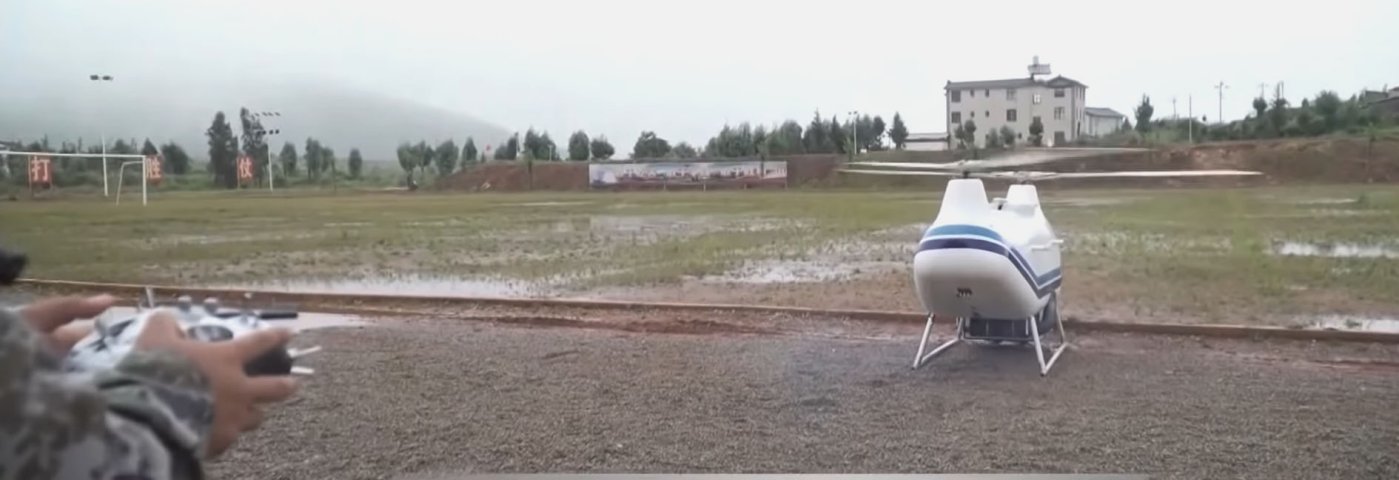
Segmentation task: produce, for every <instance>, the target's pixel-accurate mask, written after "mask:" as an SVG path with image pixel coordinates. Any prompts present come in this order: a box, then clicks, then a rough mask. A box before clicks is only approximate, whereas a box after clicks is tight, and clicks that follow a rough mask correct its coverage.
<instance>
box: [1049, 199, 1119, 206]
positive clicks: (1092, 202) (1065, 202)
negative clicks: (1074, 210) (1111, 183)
mask: <svg viewBox="0 0 1399 480" xmlns="http://www.w3.org/2000/svg"><path fill="white" fill-rule="evenodd" d="M1125 203H1127V199H1125V198H1051V199H1040V205H1044V206H1064V207H1102V206H1108V205H1122V204H1125Z"/></svg>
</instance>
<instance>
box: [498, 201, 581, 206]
mask: <svg viewBox="0 0 1399 480" xmlns="http://www.w3.org/2000/svg"><path fill="white" fill-rule="evenodd" d="M589 203H590V202H525V203H507V204H505V206H507V207H566V206H569V205H587V204H589Z"/></svg>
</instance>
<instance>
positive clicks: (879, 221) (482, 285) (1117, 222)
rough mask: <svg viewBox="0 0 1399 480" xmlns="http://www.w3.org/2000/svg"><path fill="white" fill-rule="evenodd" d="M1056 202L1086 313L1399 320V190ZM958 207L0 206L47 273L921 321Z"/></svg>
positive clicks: (857, 198)
mask: <svg viewBox="0 0 1399 480" xmlns="http://www.w3.org/2000/svg"><path fill="white" fill-rule="evenodd" d="M1041 190H1042V191H1043V195H1044V197H1045V203H1046V213H1047V215H1048V216H1049V217H1050V219H1051V220H1052V221H1053V222H1054V224H1055V226H1056V228H1057V230H1058V231H1059V233H1060V234H1061V235H1062V236H1064V238H1065V245H1064V247H1065V251H1064V255H1065V257H1064V260H1065V264H1066V265H1065V271H1066V275H1065V285H1064V290H1065V292H1064V295H1065V296H1064V301H1065V306H1064V309H1065V312H1066V313H1068V314H1071V315H1076V316H1080V317H1086V318H1111V319H1115V320H1122V321H1134V320H1137V321H1147V320H1150V321H1175V322H1191V323H1197V322H1204V323H1268V324H1279V325H1305V324H1309V323H1312V322H1315V321H1316V320H1317V319H1318V318H1325V317H1326V316H1327V315H1338V316H1339V317H1336V318H1337V319H1338V320H1335V322H1340V323H1341V324H1346V323H1349V325H1348V326H1350V327H1363V326H1364V324H1365V323H1366V322H1367V319H1374V318H1383V317H1387V316H1390V315H1395V314H1399V298H1396V295H1395V292H1399V208H1396V207H1399V188H1394V187H1387V186H1328V187H1307V188H1301V187H1288V188H1281V187H1279V188H1255V189H1234V190H1226V189H1199V190H1191V189H1151V190H1100V189H1094V190H1077V191H1056V190H1055V189H1054V188H1053V186H1052V185H1048V186H1042V187H1041ZM992 193H993V196H994V191H993V192H992ZM939 195H940V192H918V191H911V190H901V191H897V192H871V191H785V192H784V191H768V192H708V193H705V192H694V193H676V192H670V193H665V192H661V193H626V194H615V193H558V192H551V193H531V194H470V195H468V194H426V193H420V194H403V193H374V194H342V195H338V196H333V195H327V194H325V193H324V192H320V193H315V194H296V193H292V194H284V195H281V196H270V195H268V194H266V193H249V192H241V193H232V192H180V193H168V194H160V195H157V196H155V197H153V199H152V203H151V204H150V205H149V206H148V207H145V208H141V207H140V206H139V203H132V204H123V205H121V206H120V207H117V206H113V205H111V204H109V203H106V202H102V201H99V200H97V199H95V198H94V199H87V200H78V199H66V200H62V201H21V202H8V203H4V204H0V244H4V245H6V246H11V247H15V248H18V249H20V250H23V251H26V252H27V253H29V254H30V255H31V256H32V260H33V261H32V267H31V268H30V271H29V272H28V276H30V277H34V278H52V279H71V280H90V281H113V282H153V283H161V284H174V285H248V286H258V287H259V288H295V289H298V290H322V291H376V292H378V291H381V292H409V293H434V294H460V295H511V296H517V295H540V296H571V297H580V296H581V297H594V298H641V299H666V300H688V301H726V302H750V303H769V304H788V305H801V306H817V307H833V308H835V307H839V308H878V309H901V310H916V309H917V306H918V305H917V302H916V300H915V299H914V298H913V294H912V288H911V280H910V278H909V271H908V268H909V267H908V261H909V259H910V256H911V254H912V250H913V248H914V244H915V242H916V241H917V239H918V236H919V234H920V233H921V231H922V229H923V228H924V226H925V224H926V223H927V222H929V221H931V220H932V218H933V216H934V215H935V213H936V208H937V200H938V197H939ZM1350 317H1354V318H1350ZM1380 323H1383V322H1380Z"/></svg>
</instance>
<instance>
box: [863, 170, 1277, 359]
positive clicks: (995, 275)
mask: <svg viewBox="0 0 1399 480" xmlns="http://www.w3.org/2000/svg"><path fill="white" fill-rule="evenodd" d="M1146 151H1147V150H1146V149H1136V148H1035V149H1026V150H1022V151H1018V152H1016V153H1014V154H1011V155H1008V156H1005V157H1002V158H997V159H993V160H964V161H960V162H954V163H903V162H852V163H849V164H847V167H846V168H843V169H841V171H842V172H845V173H854V174H866V175H933V176H943V177H956V178H953V179H952V180H949V181H948V183H947V189H946V191H944V193H943V197H942V205H941V207H940V208H939V210H938V214H937V218H936V219H934V220H933V224H932V225H930V226H929V227H928V229H927V230H926V231H924V232H923V238H922V239H921V240H920V241H919V243H918V249H917V251H916V253H914V256H913V284H914V288H915V289H916V290H917V293H918V298H919V300H920V301H921V302H922V304H923V308H924V310H925V311H927V312H928V323H927V325H926V326H925V327H924V328H923V339H922V340H921V341H920V342H919V344H918V354H917V356H916V357H914V360H913V368H915V369H916V368H918V367H919V366H922V365H923V364H924V363H926V362H927V361H928V360H929V359H931V358H932V357H933V356H934V355H937V354H938V353H941V352H943V351H944V350H946V349H947V348H948V347H951V346H952V345H954V344H956V343H957V342H959V341H961V340H968V341H980V342H989V343H1001V342H1013V343H1017V344H1020V345H1024V344H1026V343H1030V342H1033V343H1034V345H1035V354H1036V356H1037V357H1038V359H1039V364H1040V375H1047V374H1048V373H1049V369H1050V367H1052V366H1054V361H1055V360H1057V359H1058V358H1059V354H1061V353H1063V352H1064V348H1065V347H1067V346H1068V338H1067V337H1066V336H1065V335H1064V325H1063V323H1061V322H1060V318H1059V290H1060V284H1061V283H1062V282H1063V274H1062V272H1061V270H1060V267H1061V262H1060V257H1059V245H1060V244H1062V243H1063V240H1061V239H1060V238H1058V237H1057V236H1055V235H1054V229H1053V228H1052V227H1051V226H1050V224H1049V220H1048V219H1047V218H1045V215H1044V211H1043V210H1042V209H1041V208H1040V201H1039V194H1038V192H1037V191H1036V190H1035V186H1034V185H1031V184H1030V182H1031V181H1039V180H1051V179H1064V178H1122V177H1197V176H1230V175H1236V176H1239V175H1261V174H1262V173H1261V172H1253V171H1241V170H1174V171H1119V172H1063V173H1059V172H1033V171H1010V172H984V173H981V172H982V171H985V170H991V169H996V168H1005V167H1018V166H1024V165H1033V164H1039V163H1045V162H1051V161H1055V160H1063V159H1069V158H1083V157H1091V156H1095V155H1103V154H1111V153H1127V152H1146ZM852 167H854V168H852ZM885 168H892V169H885ZM982 178H988V179H1007V180H1014V181H1018V182H1019V183H1018V184H1014V185H1011V186H1010V188H1009V189H1008V191H1007V192H1006V196H1005V198H996V199H994V200H992V201H989V202H988V201H987V200H986V187H985V185H984V184H983V183H982V181H981V179H982ZM936 317H950V318H954V319H956V327H957V333H956V336H955V337H953V338H952V339H951V340H948V341H946V342H944V343H943V344H942V345H940V346H938V347H937V348H934V349H933V350H932V351H931V352H928V353H926V354H924V351H925V350H926V349H927V347H928V338H929V336H930V335H931V334H932V331H933V319H934V318H936ZM1056 328H1057V330H1058V332H1059V344H1058V345H1057V346H1055V347H1054V348H1053V350H1052V353H1051V355H1050V356H1049V360H1048V361H1046V360H1045V347H1044V346H1043V345H1042V344H1041V342H1040V336H1041V335H1047V334H1048V333H1049V331H1050V330H1053V329H1056Z"/></svg>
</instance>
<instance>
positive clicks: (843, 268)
mask: <svg viewBox="0 0 1399 480" xmlns="http://www.w3.org/2000/svg"><path fill="white" fill-rule="evenodd" d="M896 268H897V267H896V266H894V265H890V264H885V263H878V262H836V263H831V262H812V261H777V260H764V261H755V262H746V263H745V264H744V265H743V266H742V267H739V268H737V269H734V270H732V271H729V272H726V273H723V274H720V275H711V276H707V277H704V278H701V279H699V280H700V281H701V282H704V283H750V284H768V283H807V282H829V281H833V280H843V279H848V278H851V277H854V276H857V275H862V274H869V273H882V272H885V271H889V270H893V269H896Z"/></svg>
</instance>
